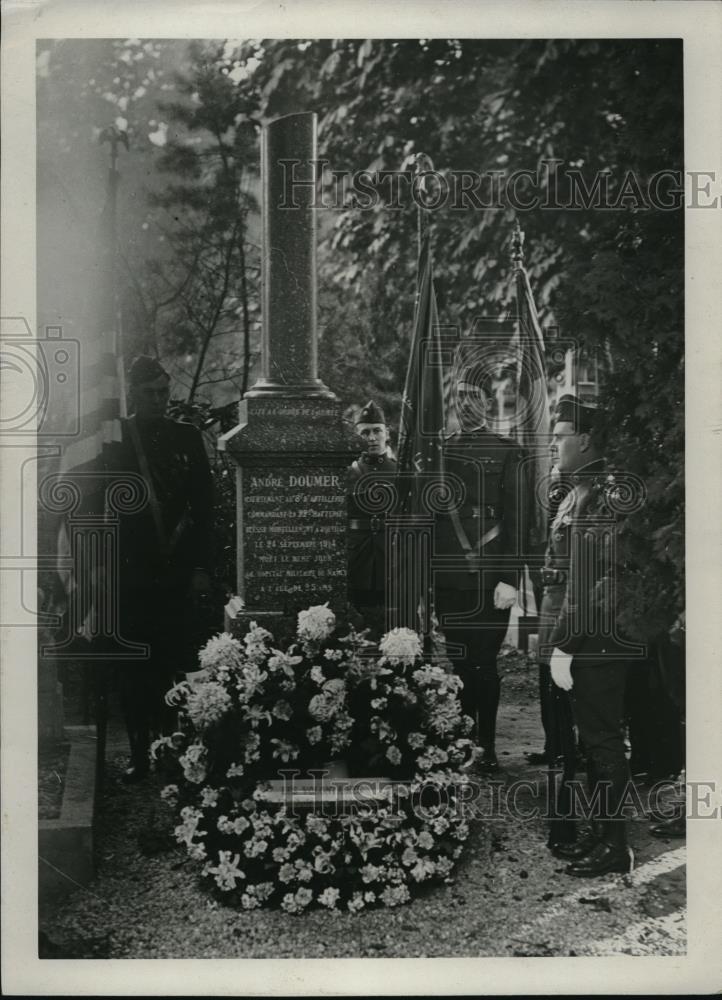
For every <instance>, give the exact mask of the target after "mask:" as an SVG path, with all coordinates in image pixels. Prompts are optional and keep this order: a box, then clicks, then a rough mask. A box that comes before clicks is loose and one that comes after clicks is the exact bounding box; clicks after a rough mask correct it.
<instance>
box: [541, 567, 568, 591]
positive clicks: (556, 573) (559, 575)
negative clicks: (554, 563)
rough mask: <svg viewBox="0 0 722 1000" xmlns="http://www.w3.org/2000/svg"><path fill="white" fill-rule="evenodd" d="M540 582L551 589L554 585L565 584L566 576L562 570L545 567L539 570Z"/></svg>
mask: <svg viewBox="0 0 722 1000" xmlns="http://www.w3.org/2000/svg"><path fill="white" fill-rule="evenodd" d="M541 582H542V584H543V585H544V586H545V587H553V586H554V585H555V584H560V583H566V582H567V574H566V572H565V571H564V570H563V569H549V568H548V567H545V568H544V569H543V570H541Z"/></svg>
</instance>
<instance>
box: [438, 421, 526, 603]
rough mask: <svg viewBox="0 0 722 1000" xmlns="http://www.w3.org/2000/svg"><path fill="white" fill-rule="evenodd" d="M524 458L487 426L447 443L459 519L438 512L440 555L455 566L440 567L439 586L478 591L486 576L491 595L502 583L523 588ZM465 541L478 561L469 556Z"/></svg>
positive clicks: (447, 473)
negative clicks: (451, 561) (519, 585)
mask: <svg viewBox="0 0 722 1000" xmlns="http://www.w3.org/2000/svg"><path fill="white" fill-rule="evenodd" d="M523 457H524V453H523V451H522V449H521V448H520V447H519V446H518V445H517V444H516V442H515V441H512V440H511V438H505V437H501V436H500V435H498V434H494V433H492V432H491V431H489V430H488V429H487V428H485V427H483V428H477V429H476V430H473V431H459V432H457V433H456V434H452V435H451V436H450V437H448V438H447V439H446V440H445V442H444V473H445V476H446V478H447V482H448V483H449V485H450V486H451V488H452V489H454V490H455V494H456V499H455V502H454V503H453V511H455V513H456V517H454V516H453V514H452V513H445V512H440V513H437V514H436V520H435V552H436V554H437V556H440V557H443V559H442V562H446V563H447V564H448V560H449V558H452V559H453V560H454V562H453V568H449V569H443V570H442V569H441V563H439V564H438V565H439V568H438V570H437V572H436V574H435V580H436V586H437V587H443V588H447V589H457V590H458V589H462V590H467V589H478V588H479V580H480V576H479V574H480V573H481V587H482V589H483V590H485V591H490V590H493V589H494V588H495V587H496V584H497V583H499V582H503V583H508V584H509V585H511V586H513V587H516V586H517V583H518V573H519V570H520V569H521V568H522V566H523V564H524V561H525V554H526V552H527V546H528V530H529V505H530V499H531V493H530V490H529V487H528V482H527V470H526V468H525V466H524V463H523ZM459 529H460V530H459ZM465 543H468V545H469V546H470V547H471V550H472V553H473V558H472V557H467V551H468V549H467V545H466V544H465ZM470 567H471V570H472V571H470Z"/></svg>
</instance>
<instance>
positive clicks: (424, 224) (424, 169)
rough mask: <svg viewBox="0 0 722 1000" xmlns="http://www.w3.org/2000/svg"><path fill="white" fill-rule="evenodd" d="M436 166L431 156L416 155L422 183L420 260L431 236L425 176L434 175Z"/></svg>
mask: <svg viewBox="0 0 722 1000" xmlns="http://www.w3.org/2000/svg"><path fill="white" fill-rule="evenodd" d="M433 172H434V164H433V161H432V159H431V157H430V156H427V154H426V153H417V154H416V173H417V175H418V177H420V178H421V181H420V183H419V185H418V189H419V195H420V200H419V202H417V205H416V228H417V235H418V244H419V254H418V255H419V258H420V257H421V251H422V249H423V246H424V241H425V240H426V239H427V238H430V236H431V211H430V210H429V209H428V208H424V207H423V204H422V203H423V199H424V195H425V194H426V181H425V179H424V177H423V175H424V174H427V173H433Z"/></svg>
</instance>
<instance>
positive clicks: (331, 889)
mask: <svg viewBox="0 0 722 1000" xmlns="http://www.w3.org/2000/svg"><path fill="white" fill-rule="evenodd" d="M340 895H341V893H340V892H339V890H338V889H336V888H335V886H330V885H329V886H327V888H325V889H324V890H323V892H322V893H321V895H320V896H319V897H318V901H319V903H320V904H321V905H322V906H327V907H328V908H329V910H333V909H335V908H336V903H337V902H338V897H339V896H340Z"/></svg>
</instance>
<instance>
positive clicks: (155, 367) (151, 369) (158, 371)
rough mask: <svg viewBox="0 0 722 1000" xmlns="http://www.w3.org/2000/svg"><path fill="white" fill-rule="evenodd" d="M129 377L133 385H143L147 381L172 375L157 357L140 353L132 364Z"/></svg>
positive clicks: (168, 377)
mask: <svg viewBox="0 0 722 1000" xmlns="http://www.w3.org/2000/svg"><path fill="white" fill-rule="evenodd" d="M128 378H129V380H130V384H131V385H132V386H137V385H143V384H144V383H145V382H155V380H156V379H159V378H167V379H168V381H170V375H169V374H168V372H167V371H166V370H165V368H164V367H163V365H162V364H161V363H160V361H158V360H157V359H156V358H151V357H150V356H149V355H148V354H140V355H139V356H138V357H137V358H136V359H135V361H134V362H133V364H132V365H131V366H130V372H129V373H128Z"/></svg>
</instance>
